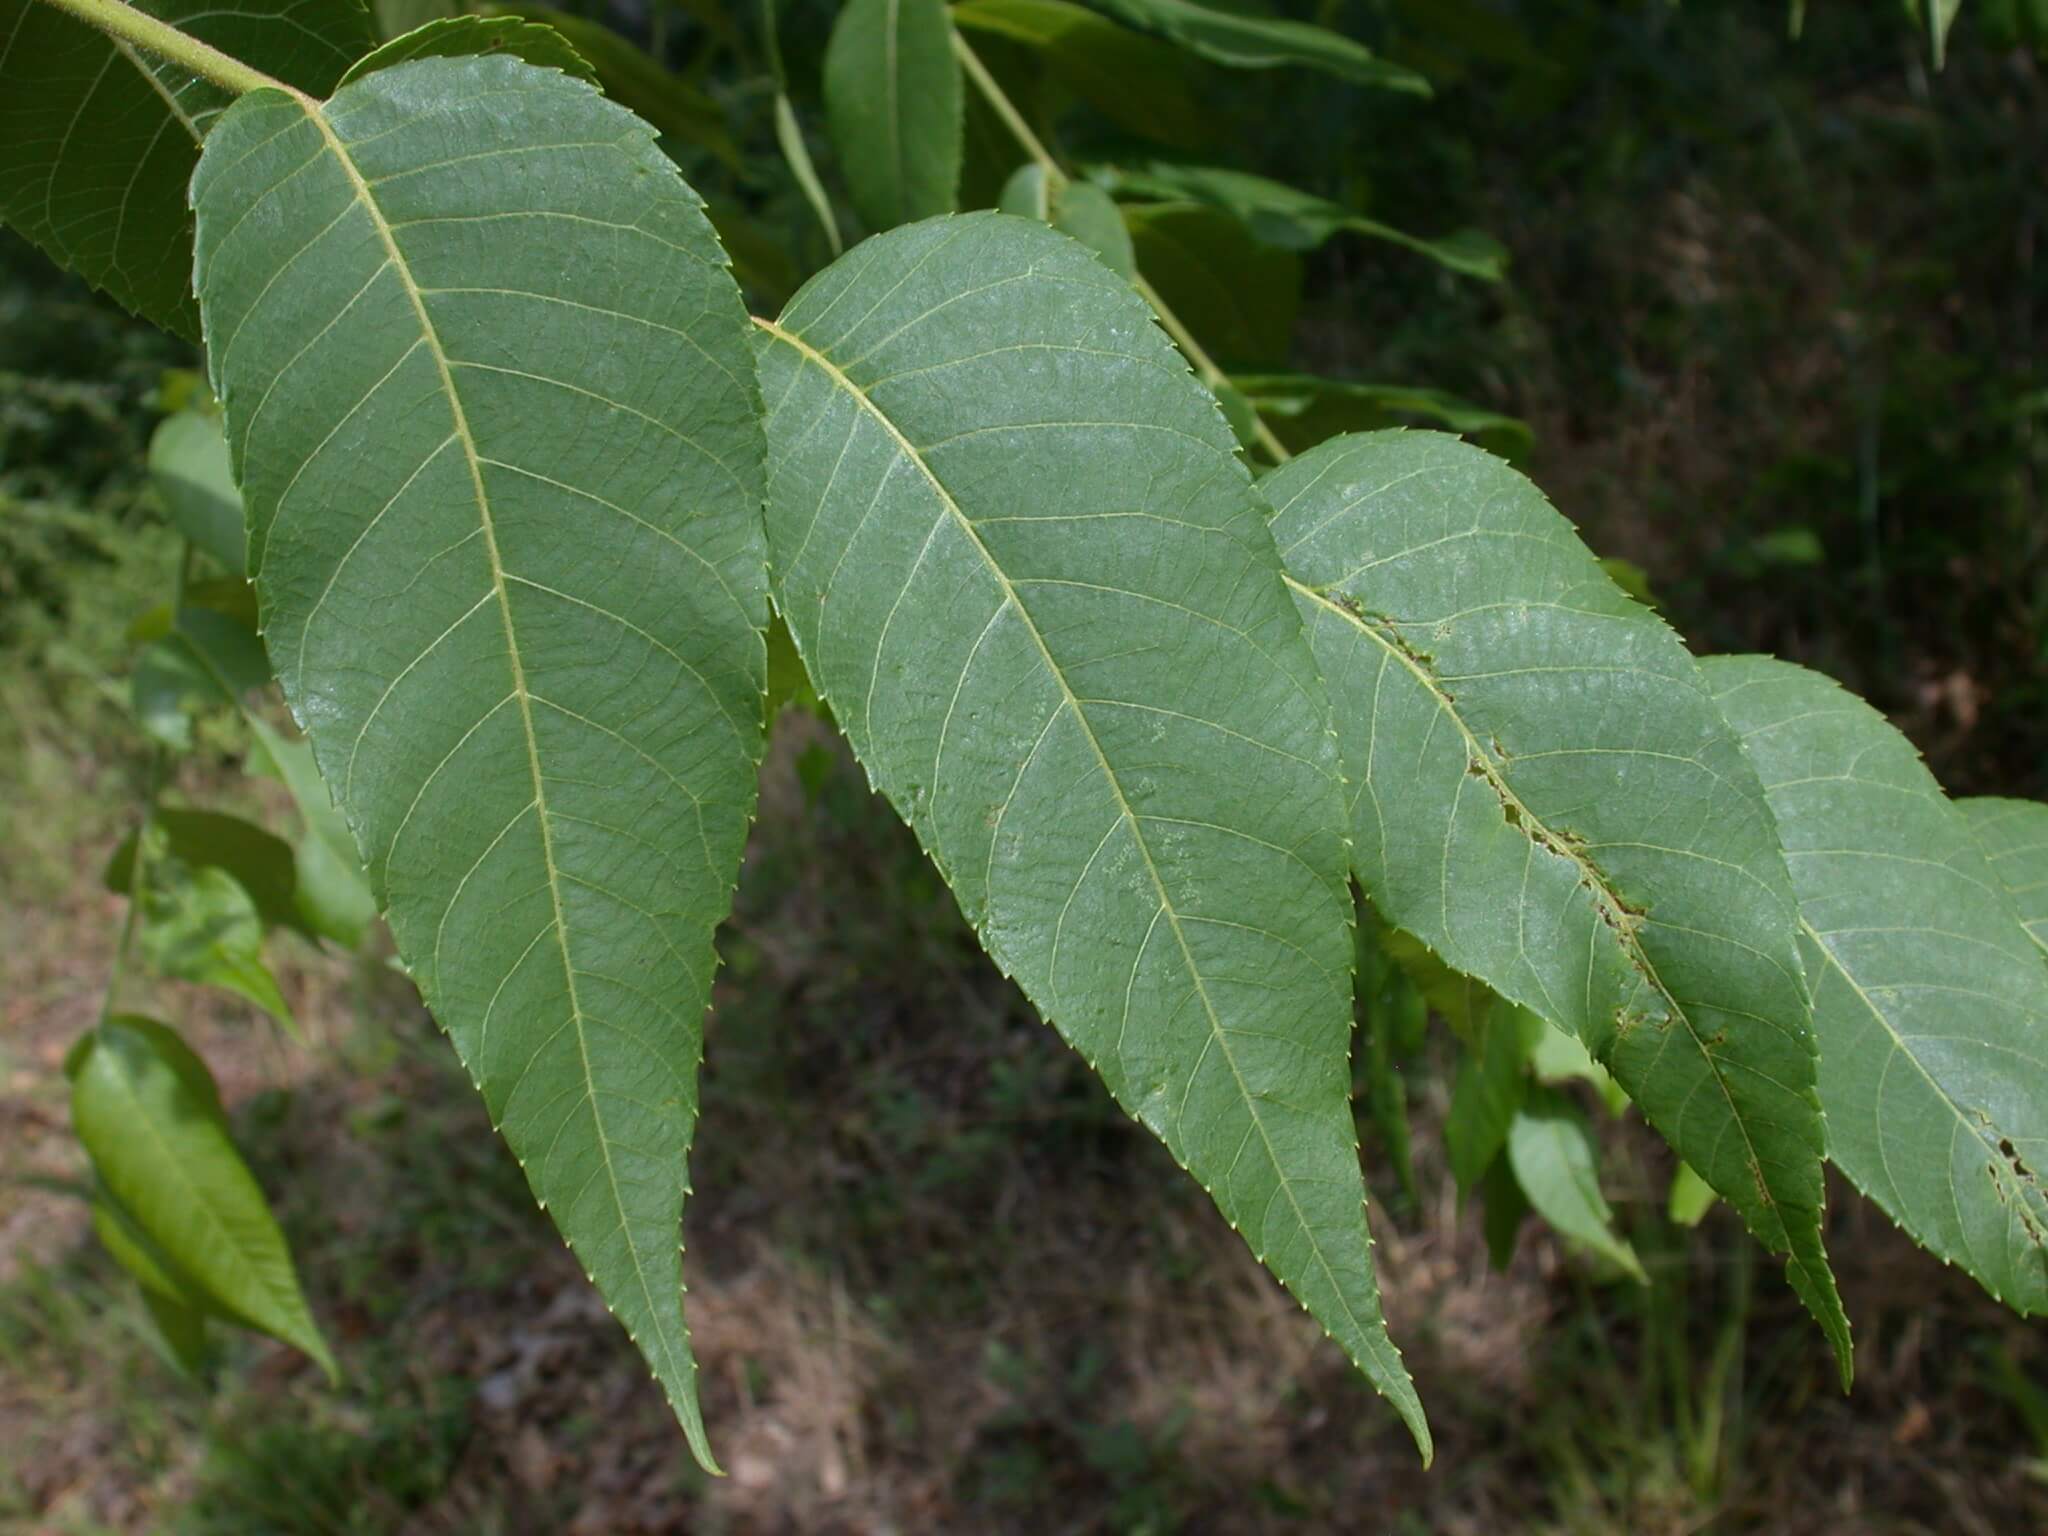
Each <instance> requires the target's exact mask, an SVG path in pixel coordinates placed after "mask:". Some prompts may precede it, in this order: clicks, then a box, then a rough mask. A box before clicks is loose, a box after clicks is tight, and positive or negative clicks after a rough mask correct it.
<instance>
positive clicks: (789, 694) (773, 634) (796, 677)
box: [766, 613, 825, 721]
mask: <svg viewBox="0 0 2048 1536" xmlns="http://www.w3.org/2000/svg"><path fill="white" fill-rule="evenodd" d="M785 709H801V710H805V711H807V712H809V713H811V714H822V713H823V712H824V710H825V701H824V700H823V699H820V698H819V697H818V690H817V689H815V688H813V687H812V686H811V675H810V673H808V672H806V671H805V670H804V659H803V657H802V656H800V655H799V654H797V648H796V641H795V640H793V639H791V638H790V633H789V626H788V625H787V624H786V623H784V622H783V619H782V615H781V614H779V613H778V614H776V615H775V617H774V618H773V619H771V620H770V621H769V623H768V697H767V705H766V710H767V716H768V718H769V720H771V721H772V720H774V718H775V717H776V716H777V715H778V714H780V713H781V712H782V711H783V710H785Z"/></svg>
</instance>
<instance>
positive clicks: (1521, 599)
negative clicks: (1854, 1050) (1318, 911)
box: [1261, 432, 1849, 1374]
mask: <svg viewBox="0 0 2048 1536" xmlns="http://www.w3.org/2000/svg"><path fill="white" fill-rule="evenodd" d="M1261 485H1262V487H1263V488H1264V489H1265V491H1266V493H1267V495H1268V498H1269V499H1270V501H1271V503H1272V505H1273V507H1274V509H1275V514H1276V515H1275V519H1274V524H1273V532H1274V537H1275V539H1276V540H1277V542H1278V543H1279V545H1280V550H1281V558H1282V559H1283V560H1284V561H1285V562H1286V564H1287V567H1288V569H1289V571H1290V573H1291V575H1290V580H1291V581H1292V583H1293V585H1294V592H1295V598H1296V601H1297V602H1298V603H1299V604H1300V606H1301V610H1302V613H1303V615H1304V617H1305V618H1306V620H1307V623H1308V627H1309V637H1310V643H1311V645H1312V646H1313V647H1314V649H1315V653H1316V656H1317V659H1318V660H1319V661H1320V663H1321V665H1322V671H1323V676H1324V677H1325V678H1326V679H1327V680H1328V685H1329V688H1330V694H1331V702H1332V705H1333V707H1334V709H1335V714H1336V723H1337V732H1338V737H1339V739H1340V741H1341V742H1342V743H1343V749H1344V758H1345V764H1346V767H1347V771H1348V777H1349V778H1350V780H1351V784H1352V786H1353V789H1352V795H1353V811H1352V853H1353V859H1354V861H1355V868H1356V870H1357V873H1358V877H1359V880H1360V882H1361V883H1362V884H1363V885H1364V887H1365V889H1366V893H1367V894H1368V895H1369V896H1370V897H1371V898H1372V901H1373V904H1374V906H1376V907H1377V908H1378V909H1379V910H1380V912H1381V913H1382V914H1383V915H1384V916H1385V917H1386V919H1387V920H1388V921H1389V922H1391V923H1394V924H1396V925H1397V926H1400V927H1404V928H1407V929H1408V930H1410V931H1411V932H1413V933H1414V934H1415V935H1416V936H1417V937H1418V938H1420V939H1421V940H1422V941H1423V942H1424V943H1426V944H1428V945H1429V946H1430V948H1432V949H1434V950H1435V951H1436V952H1437V953H1438V954H1439V955H1441V956H1442V957H1443V958H1444V960H1445V961H1446V962H1448V963H1449V964H1451V965H1452V966H1455V967H1456V968H1457V969H1459V970H1462V971H1465V972H1467V973H1469V974H1471V975H1473V976H1476V977H1478V978H1479V979H1480V980H1481V981H1484V982H1485V983H1487V985H1489V986H1491V987H1492V988H1493V989H1494V990H1495V991H1496V992H1498V993H1500V994H1501V995H1502V996H1503V997H1506V998H1509V999H1511V1000H1512V1001H1514V1002H1518V1003H1521V1004H1522V1005H1524V1006H1525V1007H1528V1008H1532V1009H1534V1010H1536V1011H1537V1012H1539V1013H1541V1014H1542V1015H1543V1016H1544V1017H1545V1018H1547V1019H1550V1020H1551V1021H1553V1022H1554V1023H1556V1024H1558V1025H1559V1026H1560V1027H1561V1028H1563V1029H1566V1030H1568V1031H1570V1032H1571V1033H1573V1034H1575V1035H1577V1036H1578V1037H1579V1039H1580V1040H1581V1041H1582V1042H1584V1044H1585V1045H1586V1047H1587V1048H1588V1049H1589V1050H1590V1051H1591V1052H1592V1053H1593V1055H1594V1056H1595V1057H1596V1058H1598V1059H1599V1060H1600V1062H1601V1063H1602V1064H1604V1065H1605V1066H1606V1067H1607V1068H1608V1069H1609V1070H1610V1071H1612V1072H1613V1074H1614V1075H1615V1077H1616V1078H1617V1079H1618V1080H1619V1081H1620V1083H1621V1085H1622V1087H1623V1088H1624V1089H1625V1090H1626V1091H1627V1093H1628V1095H1629V1097H1630V1098H1632V1099H1633V1100H1634V1101H1635V1102H1636V1104H1638V1105H1639V1106H1640V1107H1641V1108H1642V1110H1643V1112H1644V1113H1645V1114H1646V1115H1647V1116H1648V1117H1649V1119H1650V1121H1651V1122H1652V1123H1653V1124H1654V1125H1656V1126H1657V1128H1658V1129H1659V1130H1661V1131H1662V1132H1663V1133H1664V1135H1665V1136H1666V1137H1667V1138H1669V1139H1670V1140H1671V1142H1672V1143H1673V1145H1674V1146H1676V1147H1677V1148H1678V1150H1679V1154H1680V1155H1681V1156H1682V1157H1684V1158H1686V1159H1687V1160H1688V1161H1690V1162H1691V1163H1692V1164H1693V1165H1694V1166H1695V1167H1696V1168H1698V1169H1699V1171H1700V1173H1701V1174H1702V1176H1704V1177H1705V1178H1706V1179H1707V1181H1708V1182H1709V1183H1710V1184H1712V1185H1713V1186H1714V1188H1715V1189H1717V1190H1719V1191H1720V1192H1721V1193H1722V1194H1723V1195H1725V1196H1727V1198H1728V1200H1729V1202H1730V1204H1732V1205H1733V1206H1734V1207H1735V1208H1736V1209H1737V1210H1738V1211H1740V1212H1741V1213H1742V1216H1743V1219H1744V1220H1745V1221H1746V1222H1747V1223H1748V1224H1749V1227H1750V1230H1751V1231H1753V1232H1754V1233H1756V1235H1757V1237H1758V1238H1759V1239H1761V1240H1762V1241H1763V1242H1764V1243H1765V1244H1766V1246H1768V1247H1770V1248H1771V1249H1773V1250H1775V1251H1777V1252H1781V1253H1787V1252H1789V1254H1790V1258H1791V1263H1790V1277H1791V1280H1792V1283H1793V1285H1794V1287H1795V1288H1796V1289H1797V1290H1798V1291H1799V1294H1800V1296H1801V1297H1802V1298H1803V1299H1804V1300H1805V1302H1806V1304H1807V1306H1808V1307H1809V1308H1810V1309H1811V1310H1812V1311H1813V1313H1814V1315H1815V1316H1816V1317H1817V1318H1819V1319H1820V1320H1821V1322H1822V1324H1823V1325H1824V1326H1825V1327H1826V1328H1827V1330H1828V1332H1829V1335H1830V1338H1831V1339H1832V1341H1833V1343H1834V1346H1835V1350H1836V1354H1837V1357H1838V1359H1839V1361H1840V1362H1841V1365H1842V1369H1843V1371H1844V1373H1845V1374H1846V1372H1847V1370H1848V1367H1849V1343H1848V1323H1847V1320H1846V1319H1845V1318H1844V1316H1843V1314H1842V1310H1841V1303H1840V1301H1839V1299H1838V1298H1837V1296H1836V1294H1835V1287H1834V1280H1833V1277H1832V1275H1831V1274H1830V1272H1829V1270H1828V1267H1827V1258H1826V1254H1825V1253H1824V1251H1823V1249H1822V1245H1821V1238H1820V1213H1821V1199H1822V1184H1821V1151H1822V1146H1823V1135H1822V1125H1821V1115H1820V1107H1819V1102H1818V1100H1817V1098H1816V1096H1815V1089H1814V1076H1815V1065H1814V1044H1813V1036H1812V1030H1811V1027H1810V1024H1809V1019H1808V1005H1807V996H1806V983H1805V979H1804V976H1803V974H1802V972H1801V969H1800V959H1799V952H1798V948H1797V940H1796V938H1795V933H1796V928H1797V922H1798V910H1797V907H1796V905H1795V904H1794V901H1793V897H1792V888H1791V882H1790V879H1789V878H1788V876H1787V875H1786V872H1785V862H1784V859H1783V856H1782V854H1781V853H1780V850H1779V847H1778V842H1777V834H1776V830H1775V829H1774V827H1773V825H1772V822H1771V815H1770V809H1769V807H1768V806H1767V804H1766V803H1765V800H1764V794H1763V788H1762V786H1761V785H1760V784H1759V783H1758V782H1757V778H1756V774H1755V773H1754V772H1753V771H1752V770H1751V768H1750V767H1749V765H1748V763H1747V761H1746V760H1745V759H1744V757H1743V754H1742V748H1741V745H1740V744H1739V743H1738V742H1737V741H1736V739H1735V736H1734V734H1733V733H1732V732H1731V731H1730V730H1729V728H1728V726H1727V725H1726V723H1725V722H1724V721H1723V720H1722V719H1721V716H1720V713H1719V711H1718V710H1717V709H1716V708H1715V705H1714V701H1713V699H1712V697H1711V696H1710V695H1709V694H1708V691H1707V689H1706V686H1705V684H1704V683H1703V682H1702V681H1701V679H1700V676H1699V671H1698V667H1697V666H1696V664H1695V663H1694V661H1693V659H1692V657H1691V656H1689V655H1688V654H1687V653H1686V650H1685V647H1684V646H1683V645H1682V644H1680V642H1679V640H1678V637H1677V636H1676V635H1674V634H1673V633H1672V632H1671V631H1670V630H1669V629H1668V628H1666V627H1665V625H1664V624H1663V622H1662V621H1661V620H1659V619H1658V618H1657V617H1656V616H1655V615H1653V614H1651V613H1650V612H1648V611H1647V610H1646V609H1643V608H1641V607H1639V606H1637V605H1636V604H1635V603H1633V602H1631V601H1629V600H1628V599H1627V598H1626V597H1624V596H1623V595H1622V593H1621V592H1620V590H1619V589H1618V588H1616V587H1615V585H1614V584H1613V582H1612V581H1610V580H1609V579H1608V578H1607V576H1606V575H1605V573H1604V572H1602V571H1601V569H1600V567H1599V564H1598V563H1597V562H1596V561H1595V560H1594V558H1593V556H1592V554H1591V553H1590V552H1589V551H1588V550H1587V549H1586V547H1585V546H1584V545H1583V544H1581V543H1580V542H1579V540H1578V538H1577V536H1576V535H1575V534H1574V533H1573V532H1572V529H1571V525H1570V524H1569V523H1567V522H1566V521H1565V520H1564V519H1563V518H1562V517H1560V516H1558V514H1557V513H1556V512H1555V511H1554V510H1552V508H1551V506H1550V504H1549V503H1548V502H1547V501H1545V500H1544V499H1543V496H1542V493H1541V492H1539V491H1538V490H1537V489H1536V487H1535V486H1533V485H1531V484H1530V483H1529V482H1528V481H1527V480H1526V479H1524V478H1523V477H1522V476H1521V475H1519V474H1517V473H1516V472H1515V471H1514V470H1513V469H1511V468H1509V467H1508V466H1507V465H1506V464H1504V463H1502V462H1501V461H1500V460H1499V459H1496V458H1494V457H1493V456H1491V455H1490V454H1487V453H1484V452H1482V451H1481V450H1479V449H1477V448H1474V447H1471V446H1470V445H1468V444H1465V443H1461V442H1459V441H1458V440H1457V439H1456V438H1452V437H1446V436H1443V435H1441V434H1438V433H1432V432H1379V433H1369V434H1366V435H1363V436H1356V437H1344V438H1338V439H1336V440H1334V441H1332V442H1329V443H1325V444H1323V445H1322V446H1321V447H1319V448H1316V449H1314V450H1313V451H1311V452H1309V453H1307V454H1304V455H1302V456H1301V457H1300V458H1298V459H1295V460H1293V461H1292V462H1290V463H1288V464H1286V465H1284V466H1282V467H1281V468H1280V469H1278V470H1276V471H1274V472H1273V473H1272V474H1271V475H1270V476H1268V477H1267V478H1266V479H1265V480H1264V481H1262V482H1261Z"/></svg>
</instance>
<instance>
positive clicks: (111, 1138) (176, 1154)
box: [65, 1014, 336, 1379]
mask: <svg viewBox="0 0 2048 1536" xmlns="http://www.w3.org/2000/svg"><path fill="white" fill-rule="evenodd" d="M65 1070H66V1071H67V1072H68V1073H69V1074H70V1076H71V1118H72V1123H73V1124H74V1125H75V1126H76V1127H77V1130H78V1139H79V1140H80V1141H81V1142H82V1143H84V1146H85V1150H86V1151H87V1152H88V1153H89V1154H90V1155H91V1157H92V1162H93V1167H94V1169H95V1170H96V1171H97V1172H98V1174H99V1177H100V1181H101V1182H102V1183H103V1184H104V1185H105V1186H106V1189H107V1193H108V1194H109V1195H111V1196H112V1198H113V1200H114V1202H115V1207H116V1209H117V1210H118V1211H119V1212H120V1213H122V1214H124V1215H125V1216H127V1217H128V1218H130V1219H131V1220H132V1221H133V1223H134V1225H135V1227H136V1228H137V1229H138V1230H139V1231H140V1233H141V1234H142V1236H143V1237H144V1238H146V1239H147V1240H148V1242H149V1244H150V1245H152V1246H153V1247H154V1249H155V1250H156V1251H157V1252H158V1253H160V1254H161V1256H162V1258H163V1259H166V1260H168V1261H169V1262H170V1263H171V1264H173V1265H175V1266H176V1267H177V1275H178V1276H179V1277H182V1278H183V1279H184V1280H185V1281H188V1282H189V1283H190V1285H191V1287H192V1288H193V1289H194V1290H197V1291H198V1292H200V1293H201V1294H202V1295H203V1296H204V1297H205V1298H206V1300H207V1301H209V1302H211V1303H212V1304H213V1305H214V1306H217V1307H219V1308H220V1309H221V1310H222V1311H223V1312H226V1313H227V1314H228V1315H230V1316H231V1317H233V1318H235V1319H236V1320H237V1321H238V1322H241V1323H244V1324H246V1325H247V1326H249V1327H251V1328H254V1329H257V1330H258V1331H260V1332H263V1333H267V1334H269V1335H270V1336H271V1337H272V1338H276V1339H281V1340H283V1341H284V1342H285V1343H287V1344H290V1345H291V1346H292V1347H293V1348H295V1349H300V1350H303V1351H305V1352H306V1353H307V1354H308V1355H311V1356H312V1357H313V1359H314V1360H316V1361H317V1362H319V1365H320V1368H321V1369H322V1370H323V1371H325V1372H326V1373H327V1375H328V1377H329V1378H330V1379H332V1378H334V1377H335V1375H336V1372H335V1367H334V1357H333V1356H332V1355H331V1354H329V1353H328V1350H327V1344H326V1341H325V1340H324V1339H322V1338H321V1337H320V1330H319V1329H318V1328H317V1327H316V1326H315V1325H314V1322H313V1319H312V1315H311V1314H310V1313H309V1312H308V1311H307V1310H306V1298H305V1297H304V1296H303V1295H302V1294H301V1293H300V1291H299V1280H298V1276H297V1275H296V1274H295V1273H294V1272H293V1270H292V1257H291V1253H290V1252H289V1251H288V1250H287V1249H286V1247H285V1242H284V1234H283V1233H281V1232H279V1231H278V1229H277V1223H276V1221H275V1220H273V1219H272V1217H271V1214H270V1208H269V1206H267V1205H266V1204H265V1203H264V1200H263V1191H262V1190H261V1189H259V1188H258V1187H257V1184H256V1180H255V1178H254V1177H253V1176H251V1174H250V1172H249V1169H248V1166H247V1165H246V1164H244V1163H243V1161H242V1157H241V1154H240V1153H239V1152H237V1151H236V1150H235V1144H234V1142H233V1141H232V1140H231V1139H229V1136H228V1124H227V1117H226V1116H225V1115H224V1114H223V1113H222V1112H221V1107H220V1095H219V1093H218V1092H217V1091H216V1090H215V1088H214V1085H213V1078H212V1075H211V1074H210V1073H208V1072H207V1070H206V1064H205V1063H204V1062H202V1061H201V1060H200V1059H199V1058H198V1057H197V1056H195V1055H193V1054H192V1052H191V1050H190V1049H189V1048H188V1047H187V1046H186V1045H185V1043H184V1042H183V1041H182V1040H180V1039H179V1038H178V1036H177V1035H176V1034H175V1033H174V1032H173V1031H171V1030H170V1029H168V1028H166V1027H165V1026H164V1025H162V1024H159V1023H157V1022H155V1021H154V1020H152V1019H141V1018H135V1017H133V1016H130V1015H125V1014H116V1015H115V1016H114V1017H112V1018H110V1019H107V1020H106V1021H105V1022H104V1023H102V1024H101V1025H100V1027H99V1028H98V1029H96V1030H95V1031H94V1032H93V1033H92V1034H90V1035H88V1036H86V1037H85V1039H84V1040H83V1041H82V1042H81V1043H80V1047H79V1049H77V1050H76V1051H74V1052H73V1053H72V1056H71V1059H70V1060H69V1061H67V1062H66V1064H65ZM117 1240H118V1234H117ZM121 1257H122V1260H123V1262H124V1263H127V1262H129V1261H130V1260H131V1259H133V1258H135V1257H136V1255H135V1254H128V1253H122V1254H121Z"/></svg>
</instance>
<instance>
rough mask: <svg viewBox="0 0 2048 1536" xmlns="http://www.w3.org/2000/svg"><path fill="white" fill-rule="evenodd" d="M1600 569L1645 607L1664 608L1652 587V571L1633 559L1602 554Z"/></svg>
mask: <svg viewBox="0 0 2048 1536" xmlns="http://www.w3.org/2000/svg"><path fill="white" fill-rule="evenodd" d="M1600 569H1601V570H1603V571H1605V572H1606V573H1607V579H1608V580H1609V581H1611V582H1613V583H1614V584H1615V585H1616V586H1617V587H1619V588H1621V590H1622V591H1624V592H1626V593H1627V594H1628V595H1629V596H1630V597H1632V598H1634V599H1635V600H1636V601H1637V602H1639V603H1641V604H1642V605H1643V606H1644V607H1645V608H1660V609H1661V608H1662V607H1663V606H1664V604H1663V603H1662V602H1660V601H1659V600H1658V597H1657V594H1656V593H1655V592H1654V591H1653V590H1652V589H1651V587H1650V573H1649V572H1648V571H1646V570H1644V569H1643V568H1642V567H1641V566H1640V565H1637V564H1636V563H1635V562H1634V561H1633V560H1624V559H1622V558H1621V557H1620V556H1618V555H1602V556H1601V557H1600Z"/></svg>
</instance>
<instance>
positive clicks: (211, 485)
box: [149, 411, 245, 576]
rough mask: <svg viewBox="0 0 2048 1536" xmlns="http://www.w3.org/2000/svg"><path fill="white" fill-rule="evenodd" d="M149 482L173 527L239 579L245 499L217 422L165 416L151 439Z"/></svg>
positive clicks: (192, 415) (193, 415)
mask: <svg viewBox="0 0 2048 1536" xmlns="http://www.w3.org/2000/svg"><path fill="white" fill-rule="evenodd" d="M149 479H150V484H151V485H153V486H154V487H155V488H156V494H157V499H158V500H159V501H161V502H162V503H163V504H164V511H165V513H166V514H168V516H169V517H170V520H171V526H172V527H174V528H176V529H177V530H178V532H180V533H182V534H184V535H185V537H186V538H188V539H190V540H191V541H192V542H193V543H194V544H195V545H197V546H198V547H199V548H200V549H202V550H204V551H205V552H206V553H207V554H208V555H210V556H211V557H212V558H213V559H214V560H216V561H218V562H219V564H220V565H221V567H222V568H223V569H225V570H227V571H229V572H231V573H232V574H234V575H236V576H239V575H241V574H242V567H243V564H244V560H245V551H244V541H243V537H242V498H241V495H240V493H238V492H237V491H236V490H235V477H234V472H233V471H232V470H231V469H230V468H229V467H228V445H227V441H226V440H225V439H224V438H223V437H222V436H221V432H220V421H219V419H218V418H217V417H214V416H211V415H208V414H207V413H205V412H203V411H179V412H178V413H177V414H176V415H175V416H166V417H165V418H164V419H163V420H162V421H161V422H159V423H158V424H157V429H156V431H155V432H154V433H152V434H151V435H150V439H149Z"/></svg>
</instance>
